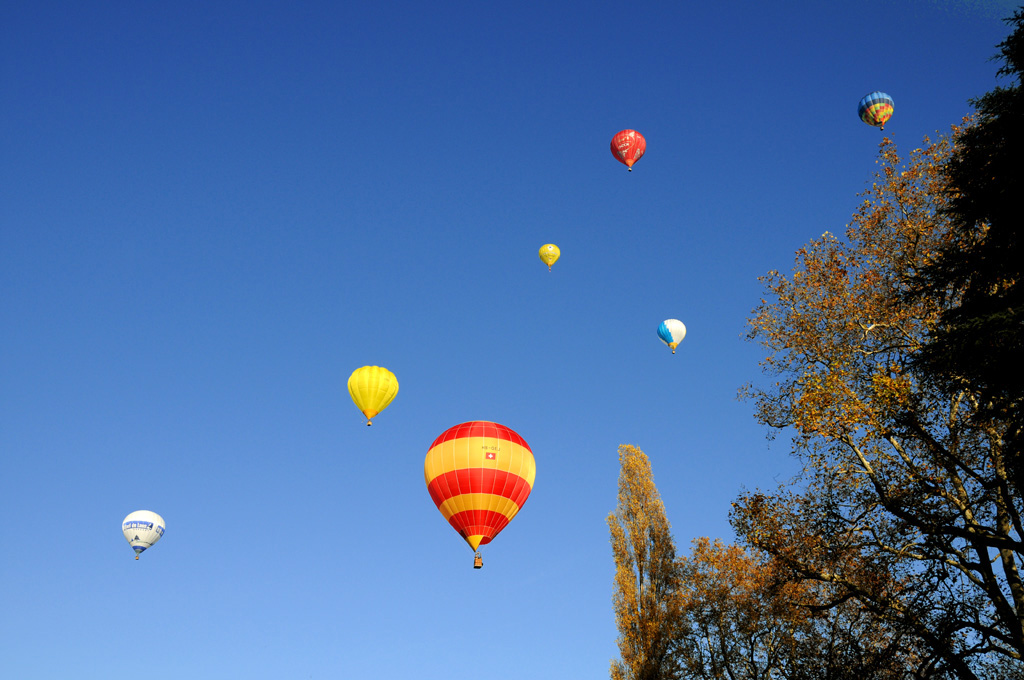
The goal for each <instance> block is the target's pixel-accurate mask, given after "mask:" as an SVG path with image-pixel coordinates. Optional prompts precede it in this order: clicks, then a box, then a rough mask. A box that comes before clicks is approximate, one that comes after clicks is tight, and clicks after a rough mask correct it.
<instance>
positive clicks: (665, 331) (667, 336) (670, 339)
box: [658, 319, 686, 354]
mask: <svg viewBox="0 0 1024 680" xmlns="http://www.w3.org/2000/svg"><path fill="white" fill-rule="evenodd" d="M658 337H659V338H661V341H662V342H663V343H665V344H666V345H668V346H669V349H671V350H672V354H675V353H676V347H678V346H679V343H681V342H682V341H683V338H685V337H686V326H684V325H683V322H682V321H680V320H679V319H665V320H664V321H662V322H661V325H660V326H658Z"/></svg>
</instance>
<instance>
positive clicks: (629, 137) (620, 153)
mask: <svg viewBox="0 0 1024 680" xmlns="http://www.w3.org/2000/svg"><path fill="white" fill-rule="evenodd" d="M645 151H647V140H646V139H644V136H643V135H642V134H640V133H639V132H637V131H636V130H622V131H621V132H619V133H618V134H616V135H615V136H614V137H612V155H613V156H615V158H616V159H618V161H619V162H620V163H624V164H625V165H626V168H627V169H628V170H629V171H630V172H632V171H633V163H636V162H637V161H638V160H640V157H641V156H643V155H644V152H645Z"/></svg>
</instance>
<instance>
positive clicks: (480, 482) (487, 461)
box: [423, 420, 537, 568]
mask: <svg viewBox="0 0 1024 680" xmlns="http://www.w3.org/2000/svg"><path fill="white" fill-rule="evenodd" d="M536 474H537V466H536V463H534V460H533V451H531V450H530V446H529V445H528V444H527V443H526V441H525V440H524V439H523V438H522V437H520V436H519V435H518V434H516V432H515V431H514V430H512V429H511V428H508V427H505V426H504V425H499V424H498V423H492V422H490V421H486V420H473V421H470V422H468V423H461V424H459V425H456V426H454V427H450V428H448V429H447V430H445V431H444V432H442V433H441V436H439V437H438V438H437V439H435V440H434V443H433V444H431V445H430V450H429V451H427V458H426V460H425V461H424V462H423V476H424V478H425V479H426V482H427V491H429V492H430V498H431V499H433V501H434V505H436V506H437V509H438V510H440V511H441V514H442V515H443V516H444V518H445V519H446V520H448V523H449V524H450V525H451V526H452V528H453V529H455V531H457V532H459V535H460V536H462V538H464V539H465V540H466V543H468V544H469V547H471V548H472V549H473V550H474V551H477V550H478V548H479V547H480V546H481V545H485V544H487V543H490V542H491V541H492V540H493V539H494V537H495V536H497V535H498V534H499V533H500V532H501V530H502V529H504V528H505V526H506V525H507V524H508V523H509V522H510V521H511V520H512V518H513V517H515V516H516V513H518V512H519V509H520V508H522V507H523V503H525V502H526V499H527V498H529V496H530V491H531V490H532V489H533V480H534V477H535V476H536ZM475 558H476V561H475V562H474V567H476V568H479V567H480V566H481V565H482V561H481V559H480V554H479V552H477V553H476V555H475Z"/></svg>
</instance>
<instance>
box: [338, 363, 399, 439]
mask: <svg viewBox="0 0 1024 680" xmlns="http://www.w3.org/2000/svg"><path fill="white" fill-rule="evenodd" d="M348 393H349V394H351V395H352V401H354V402H355V404H356V408H358V409H359V410H360V411H362V412H363V415H364V416H366V424H367V425H373V423H372V422H370V421H371V420H372V419H373V417H374V416H375V415H377V414H378V413H380V412H381V411H383V410H384V409H386V408H387V407H388V404H390V403H391V400H392V399H394V398H395V395H396V394H398V378H396V377H395V374H394V373H392V372H391V371H389V370H388V369H386V368H384V367H382V366H363V367H362V368H357V369H356V370H354V371H352V375H350V376H349V378H348Z"/></svg>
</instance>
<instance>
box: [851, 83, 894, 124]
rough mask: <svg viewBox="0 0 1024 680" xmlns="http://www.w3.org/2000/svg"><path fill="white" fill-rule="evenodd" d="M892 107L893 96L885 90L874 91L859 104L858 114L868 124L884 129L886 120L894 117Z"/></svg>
mask: <svg viewBox="0 0 1024 680" xmlns="http://www.w3.org/2000/svg"><path fill="white" fill-rule="evenodd" d="M892 109H893V103H892V97H890V96H889V95H887V94H886V93H884V92H872V93H871V94H868V95H864V98H863V99H861V100H860V103H859V104H857V115H858V116H860V119H861V120H862V121H864V122H865V123H867V124H868V125H874V126H875V127H877V128H879V129H880V130H884V129H885V124H886V122H888V120H889V119H890V118H892Z"/></svg>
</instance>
